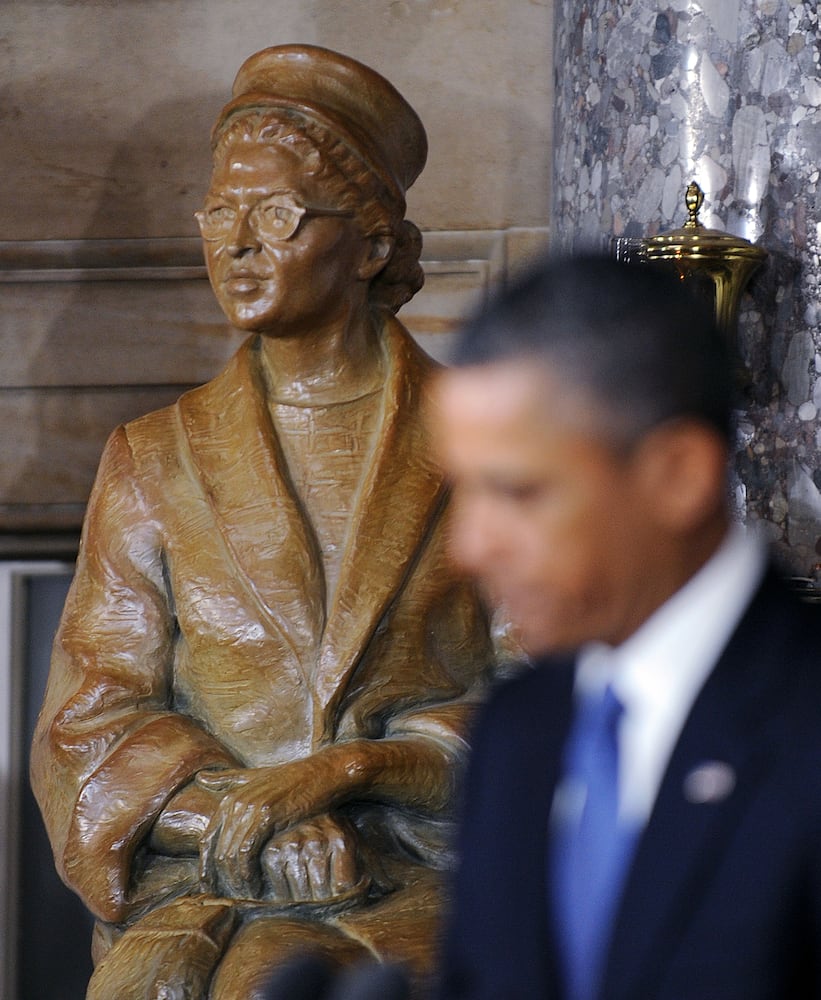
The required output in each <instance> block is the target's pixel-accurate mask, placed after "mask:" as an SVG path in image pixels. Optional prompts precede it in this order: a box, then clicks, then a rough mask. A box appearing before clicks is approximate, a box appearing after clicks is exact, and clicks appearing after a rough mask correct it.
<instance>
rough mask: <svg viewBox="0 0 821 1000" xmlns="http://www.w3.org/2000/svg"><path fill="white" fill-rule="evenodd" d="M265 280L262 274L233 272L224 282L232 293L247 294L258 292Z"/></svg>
mask: <svg viewBox="0 0 821 1000" xmlns="http://www.w3.org/2000/svg"><path fill="white" fill-rule="evenodd" d="M264 281H265V278H264V277H263V276H262V275H257V274H232V275H229V277H227V278H226V279H225V281H224V282H223V284H224V285H225V287H226V289H227V290H228V291H229V292H230V293H231V294H232V295H247V294H248V293H250V292H256V291H258V290H259V288H260V286H261V285H262V284H263V282H264Z"/></svg>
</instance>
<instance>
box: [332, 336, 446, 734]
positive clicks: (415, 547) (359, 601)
mask: <svg viewBox="0 0 821 1000" xmlns="http://www.w3.org/2000/svg"><path fill="white" fill-rule="evenodd" d="M383 343H384V345H385V350H386V357H387V364H388V378H387V384H386V388H385V394H384V401H383V412H382V416H381V420H380V430H379V438H378V440H377V443H376V446H375V448H374V452H373V456H372V459H371V464H370V467H369V469H368V472H367V473H366V476H365V478H364V480H363V484H362V488H361V490H360V492H359V501H358V504H357V508H356V510H355V511H354V512H353V514H352V524H351V529H350V531H349V533H348V540H347V544H346V550H345V554H344V557H343V560H342V567H341V573H340V578H339V582H338V585H337V588H336V593H335V595H334V601H333V605H332V607H331V608H330V610H329V614H328V622H327V625H326V628H325V633H324V636H323V640H322V647H321V651H320V659H319V665H318V671H317V673H316V675H315V677H314V684H315V685H316V689H317V695H318V699H319V702H320V705H321V708H322V709H323V712H324V717H325V723H324V729H325V735H326V736H327V737H331V736H332V734H333V725H334V717H335V713H336V708H337V706H338V704H339V701H340V699H341V697H342V695H343V694H344V690H345V685H346V683H347V681H348V679H349V677H350V675H351V673H352V672H353V670H354V668H355V667H356V664H357V662H358V660H359V658H360V656H361V654H362V651H363V649H364V648H365V646H366V645H367V643H368V641H369V640H370V637H371V636H372V635H373V633H374V631H375V630H376V628H377V626H378V625H379V624H380V622H382V621H383V619H384V618H385V616H386V614H387V613H388V612H389V609H390V605H391V602H392V601H393V599H394V598H395V597H396V595H397V594H398V593H399V591H400V590H401V588H402V586H403V583H404V581H405V580H406V578H407V576H408V575H409V573H410V572H411V570H412V568H413V565H414V562H415V560H416V558H417V557H418V554H419V552H420V551H421V549H422V547H423V545H424V544H425V541H426V540H427V538H428V537H429V535H430V533H431V531H432V529H433V523H434V521H435V519H436V515H437V511H438V510H439V509H440V508H441V507H442V505H443V503H444V499H445V488H444V483H443V478H442V475H441V473H440V472H439V470H438V469H437V468H436V467H435V465H434V464H433V462H432V460H431V458H430V447H429V445H428V442H427V439H426V434H425V430H424V427H423V424H422V420H421V414H420V406H421V400H422V393H423V383H424V381H425V379H426V377H427V376H428V375H429V374H430V372H431V370H432V367H433V362H431V361H430V359H429V358H428V357H427V356H426V355H424V354H422V352H421V351H420V350H419V348H418V347H417V346H416V344H415V343H414V342H413V341H412V340H411V339H410V337H409V335H408V334H406V333H405V332H404V330H403V329H402V327H401V326H400V325H399V324H398V323H397V322H396V321H395V320H394V319H393V318H389V319H387V320H386V322H385V328H384V330H383Z"/></svg>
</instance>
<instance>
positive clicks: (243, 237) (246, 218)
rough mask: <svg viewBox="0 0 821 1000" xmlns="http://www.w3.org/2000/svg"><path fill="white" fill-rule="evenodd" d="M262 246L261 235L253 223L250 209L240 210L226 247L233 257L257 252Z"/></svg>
mask: <svg viewBox="0 0 821 1000" xmlns="http://www.w3.org/2000/svg"><path fill="white" fill-rule="evenodd" d="M260 246H261V244H260V240H259V236H258V235H257V231H256V229H255V228H254V226H253V224H252V223H251V213H250V211H238V212H237V218H236V221H235V222H234V226H233V229H232V230H231V232H230V234H229V237H228V241H227V242H226V245H225V249H226V250H227V251H228V253H229V254H230V255H231V256H232V257H242V256H244V255H245V254H247V253H255V252H256V251H258V250H259V249H260Z"/></svg>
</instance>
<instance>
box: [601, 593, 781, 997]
mask: <svg viewBox="0 0 821 1000" xmlns="http://www.w3.org/2000/svg"><path fill="white" fill-rule="evenodd" d="M774 586H775V585H774V583H773V582H771V581H768V582H767V583H765V584H764V585H763V587H762V589H761V590H760V591H759V594H758V595H757V596H756V598H755V599H754V601H753V603H752V604H751V606H750V608H749V609H748V611H747V613H746V615H745V616H744V618H743V620H742V622H741V624H740V625H739V628H738V629H737V631H736V633H735V635H734V637H733V638H732V639H731V641H730V643H729V645H728V647H727V649H726V650H725V652H724V654H723V656H722V657H721V659H720V661H719V662H718V664H717V665H716V667H715V669H714V671H713V673H712V674H711V676H710V677H709V679H708V681H707V683H706V684H705V686H704V688H703V690H702V692H701V693H700V695H699V697H698V698H697V699H696V703H695V705H694V706H693V709H692V711H691V713H690V716H689V718H688V720H687V723H686V724H685V727H684V730H683V732H682V734H681V737H680V739H679V741H678V743H677V745H676V747H675V749H674V751H673V755H672V757H671V760H670V764H669V766H668V768H667V771H666V774H665V777H664V779H663V782H662V785H661V788H660V790H659V795H658V798H657V800H656V804H655V806H654V809H653V812H652V815H651V817H650V820H649V822H648V824H647V827H646V829H645V831H644V834H643V835H642V837H641V839H640V841H639V845H638V847H637V851H636V855H635V857H634V859H633V864H632V866H631V870H630V873H629V875H628V879H627V883H626V886H625V891H624V896H623V898H622V902H621V906H620V910H619V913H618V916H617V919H616V925H615V927H614V931H613V938H612V940H611V944H610V953H609V961H608V965H607V970H606V975H605V982H604V988H603V991H602V996H603V997H607V998H611V997H612V998H624V1000H627V998H629V997H638V996H654V995H655V989H656V986H657V983H658V981H659V979H660V977H661V976H662V975H663V971H664V969H665V968H666V967H667V966H668V965H669V961H670V959H671V954H672V951H673V950H674V948H675V947H676V944H677V942H678V941H679V940H681V936H682V934H683V933H684V931H685V930H686V928H687V926H688V923H689V921H690V919H691V917H692V915H693V913H694V911H695V909H696V908H697V907H698V905H699V902H700V899H701V895H702V893H703V892H704V890H705V888H706V887H708V886H709V885H710V884H711V881H712V875H713V873H714V871H715V870H716V868H717V866H718V865H719V864H720V862H721V860H722V857H723V855H724V852H725V850H726V848H727V844H728V841H729V839H730V837H731V835H732V833H733V831H734V830H735V828H736V826H737V824H738V822H739V820H740V817H741V815H742V813H743V811H744V808H745V806H746V804H747V802H748V801H749V797H750V796H751V794H752V793H753V792H754V791H755V790H756V788H757V786H758V784H759V782H760V780H761V777H762V775H763V773H764V771H765V769H766V767H767V766H768V761H769V760H771V747H770V745H769V741H768V739H767V722H768V720H770V719H771V718H772V717H773V716H774V715H775V713H776V712H777V705H778V702H779V694H780V693H781V692H782V691H783V690H784V683H783V676H784V675H783V673H780V672H779V671H777V670H773V669H771V665H773V664H775V665H777V664H779V663H780V662H781V655H782V654H781V651H782V650H783V649H784V648H785V643H784V640H785V630H786V629H787V628H788V625H787V624H786V621H784V622H783V624H782V625H781V627H779V626H778V624H777V623H776V627H773V624H772V623H773V614H772V608H770V607H767V608H766V610H765V604H766V602H767V601H768V598H769V596H772V589H773V587H774ZM764 621H766V623H767V625H766V626H763V627H762V623H763V622H764Z"/></svg>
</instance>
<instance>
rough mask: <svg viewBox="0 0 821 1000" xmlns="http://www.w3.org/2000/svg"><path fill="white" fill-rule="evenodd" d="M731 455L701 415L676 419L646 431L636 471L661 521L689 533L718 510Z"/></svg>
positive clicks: (720, 508)
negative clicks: (695, 417) (700, 418)
mask: <svg viewBox="0 0 821 1000" xmlns="http://www.w3.org/2000/svg"><path fill="white" fill-rule="evenodd" d="M728 458H729V456H728V450H727V443H726V441H725V440H724V438H723V437H722V436H721V434H719V432H718V431H717V430H714V429H713V428H711V427H709V426H708V425H707V424H704V423H701V422H699V421H697V420H687V419H683V420H672V421H669V422H668V423H666V424H663V425H662V426H660V427H657V428H656V429H655V430H653V431H651V432H650V433H649V434H647V436H646V437H645V438H644V440H643V441H642V442H641V444H640V445H639V451H638V452H637V454H636V456H635V460H636V463H637V464H636V470H637V475H639V476H640V481H641V487H642V489H643V490H645V491H647V492H646V493H645V496H646V497H647V498H648V502H649V505H650V506H649V509H650V510H652V511H653V512H654V516H655V517H657V518H658V522H659V524H661V525H663V526H664V527H665V528H667V529H669V530H671V531H675V532H688V531H691V530H693V529H694V528H697V527H700V526H701V525H703V524H704V523H705V521H708V520H710V519H711V518H712V517H714V516H715V515H716V514H717V513H718V512H720V511H721V510H722V509H723V507H724V505H725V503H726V484H727V463H728Z"/></svg>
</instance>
